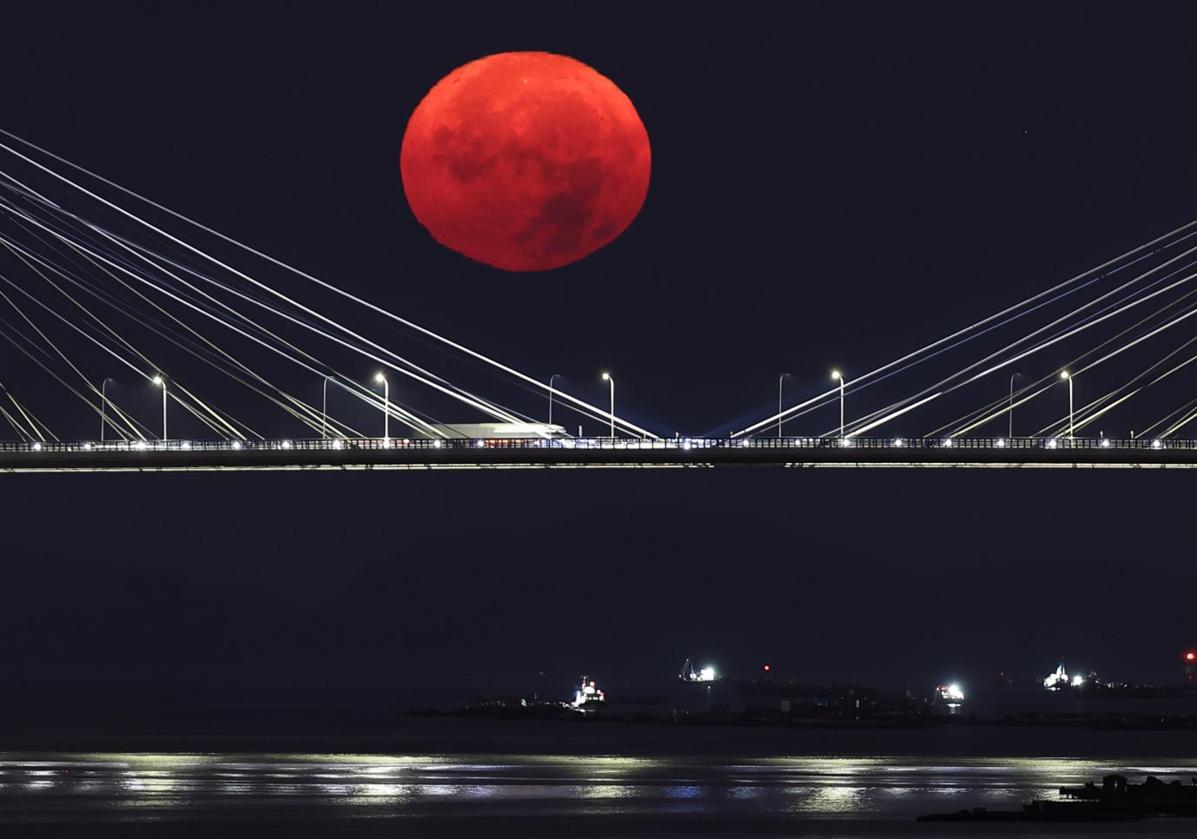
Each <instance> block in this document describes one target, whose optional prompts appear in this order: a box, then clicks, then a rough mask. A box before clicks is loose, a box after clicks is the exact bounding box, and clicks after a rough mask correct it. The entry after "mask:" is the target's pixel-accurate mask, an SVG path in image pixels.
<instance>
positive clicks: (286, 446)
mask: <svg viewBox="0 0 1197 839" xmlns="http://www.w3.org/2000/svg"><path fill="white" fill-rule="evenodd" d="M279 445H281V446H282V447H283V448H284V449H289V448H291V441H290V440H283V442H282V443H280V444H279Z"/></svg>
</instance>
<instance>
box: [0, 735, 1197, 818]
mask: <svg viewBox="0 0 1197 839" xmlns="http://www.w3.org/2000/svg"><path fill="white" fill-rule="evenodd" d="M213 742H220V741H219V740H215V741H214V740H213V739H212V738H210V737H205V738H204V739H203V740H192V741H189V742H183V741H175V740H173V739H172V738H170V737H148V738H147V737H142V738H139V739H138V740H137V741H135V742H132V743H131V746H132V747H131V748H128V749H124V750H122V749H117V748H114V746H115V745H118V744H117V743H114V742H113V741H111V740H107V741H105V742H103V743H102V744H101V745H103V746H104V748H102V749H91V748H88V749H78V750H76V749H69V748H57V747H56V748H54V749H40V750H30V751H9V752H4V753H0V836H5V837H7V836H20V837H201V836H202V837H209V836H210V837H250V836H253V837H274V836H279V837H350V836H352V837H487V839H508V837H511V839H515V838H516V837H520V839H523V838H524V837H562V839H590V838H591V837H783V836H802V837H828V839H830V838H831V837H869V836H912V837H913V836H919V837H922V836H927V837H957V836H960V837H964V836H969V837H972V836H1020V837H1038V836H1043V837H1047V836H1072V837H1087V836H1094V837H1097V836H1102V837H1135V836H1144V837H1148V836H1193V835H1197V823H1194V822H1193V821H1191V820H1183V819H1153V820H1149V821H1136V822H1118V823H1112V824H1047V825H1045V824H1007V825H1001V824H951V823H946V824H945V823H937V824H928V823H920V822H916V820H915V819H916V817H918V816H919V815H923V814H928V813H944V812H954V811H957V810H960V809H964V808H973V807H987V808H989V809H1018V808H1019V807H1020V806H1021V805H1022V804H1023V803H1024V802H1027V801H1030V800H1031V799H1034V798H1054V797H1056V796H1057V794H1058V793H1057V790H1058V788H1059V787H1060V786H1063V785H1073V784H1081V783H1084V782H1085V781H1090V780H1093V781H1099V780H1100V778H1101V777H1102V776H1103V775H1105V774H1108V773H1111V772H1119V773H1122V774H1125V775H1127V776H1128V777H1130V778H1131V779H1132V780H1139V779H1141V778H1143V777H1145V776H1147V775H1149V774H1150V775H1156V776H1159V777H1163V778H1165V779H1167V780H1174V779H1180V780H1182V781H1183V782H1184V783H1186V784H1187V783H1190V782H1191V779H1192V778H1195V777H1197V758H1193V757H1189V756H1188V755H1191V754H1197V752H1195V751H1194V746H1195V745H1197V737H1194V735H1192V734H1188V733H1183V732H1182V733H1170V732H1143V733H1135V732H1086V731H1074V732H1070V731H1059V730H1054V731H1019V730H1002V729H999V728H995V727H988V726H987V727H975V728H963V727H962V728H958V729H955V730H945V731H941V732H934V731H932V732H927V731H905V732H903V731H869V730H856V731H823V732H817V731H816V732H778V731H775V730H774V731H770V730H751V731H740V730H734V729H733V730H729V729H712V730H693V731H685V730H676V729H673V728H664V727H644V726H640V727H637V726H634V725H624V724H608V725H582V726H571V725H569V724H556V723H552V722H543V723H529V722H502V721H484V720H429V721H413V722H411V723H408V724H407V727H406V728H404V729H403V730H400V731H391V732H389V733H387V734H386V735H380V736H379V737H378V738H377V740H376V741H375V743H376V745H377V746H378V748H377V749H373V748H368V747H370V746H371V742H370V738H362V737H361V736H360V734H358V735H355V736H354V737H353V738H352V739H348V740H345V739H337V738H335V737H333V738H331V739H329V740H327V741H325V742H323V743H317V744H312V743H310V742H308V743H303V745H305V746H308V747H309V748H304V749H299V748H294V746H296V745H299V744H298V743H297V742H293V741H288V740H287V739H286V738H283V737H280V740H279V743H278V744H277V745H278V748H277V749H269V748H267V746H268V745H269V744H267V743H265V742H262V741H261V740H257V741H255V742H254V743H253V747H252V748H249V749H246V748H219V749H215V750H209V749H208V748H205V747H204V744H205V743H207V744H211V743H213ZM226 743H227V745H229V746H233V745H236V744H235V743H233V741H226ZM312 745H317V746H319V748H310V747H311V746H312ZM438 745H439V746H441V748H440V749H438V748H437V746H438ZM1153 754H1154V756H1152V755H1153ZM1027 755H1033V756H1027ZM1078 755H1079V756H1078Z"/></svg>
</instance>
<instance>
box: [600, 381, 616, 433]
mask: <svg viewBox="0 0 1197 839" xmlns="http://www.w3.org/2000/svg"><path fill="white" fill-rule="evenodd" d="M603 381H604V382H606V383H607V384H609V385H610V386H611V439H612V440H614V439H615V377H614V376H612V375H611V374H610V373H603Z"/></svg>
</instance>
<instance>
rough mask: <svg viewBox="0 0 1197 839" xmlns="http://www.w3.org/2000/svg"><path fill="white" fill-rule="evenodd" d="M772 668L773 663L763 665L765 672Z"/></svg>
mask: <svg viewBox="0 0 1197 839" xmlns="http://www.w3.org/2000/svg"><path fill="white" fill-rule="evenodd" d="M772 669H773V665H772V664H766V665H765V667H764V670H765V672H766V673H768V672H770V671H771V670H772Z"/></svg>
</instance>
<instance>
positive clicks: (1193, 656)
mask: <svg viewBox="0 0 1197 839" xmlns="http://www.w3.org/2000/svg"><path fill="white" fill-rule="evenodd" d="M1185 661H1197V653H1195V652H1193V651H1192V650H1189V651H1188V652H1187V653H1185Z"/></svg>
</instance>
